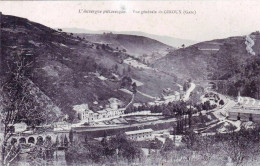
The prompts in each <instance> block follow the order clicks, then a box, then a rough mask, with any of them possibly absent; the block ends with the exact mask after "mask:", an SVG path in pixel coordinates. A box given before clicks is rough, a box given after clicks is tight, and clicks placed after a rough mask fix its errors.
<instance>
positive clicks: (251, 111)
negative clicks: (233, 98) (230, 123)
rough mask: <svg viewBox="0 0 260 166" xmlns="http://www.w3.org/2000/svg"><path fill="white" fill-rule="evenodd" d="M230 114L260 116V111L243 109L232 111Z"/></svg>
mask: <svg viewBox="0 0 260 166" xmlns="http://www.w3.org/2000/svg"><path fill="white" fill-rule="evenodd" d="M228 112H233V113H242V114H260V110H252V109H243V108H240V109H238V108H236V109H232V110H229V111H228Z"/></svg>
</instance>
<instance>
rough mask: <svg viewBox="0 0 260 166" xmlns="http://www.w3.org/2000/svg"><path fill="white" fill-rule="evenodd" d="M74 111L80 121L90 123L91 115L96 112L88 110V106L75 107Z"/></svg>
mask: <svg viewBox="0 0 260 166" xmlns="http://www.w3.org/2000/svg"><path fill="white" fill-rule="evenodd" d="M73 110H75V111H76V112H77V115H78V118H79V120H87V121H89V117H90V115H92V114H93V113H94V112H93V111H92V110H90V109H89V108H88V104H80V105H74V106H73Z"/></svg>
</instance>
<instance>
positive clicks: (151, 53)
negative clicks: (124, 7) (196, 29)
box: [77, 33, 174, 63]
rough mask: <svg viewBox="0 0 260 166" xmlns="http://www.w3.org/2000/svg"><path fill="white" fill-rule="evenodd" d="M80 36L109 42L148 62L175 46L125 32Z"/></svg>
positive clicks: (116, 47)
mask: <svg viewBox="0 0 260 166" xmlns="http://www.w3.org/2000/svg"><path fill="white" fill-rule="evenodd" d="M77 35H78V36H80V37H84V38H85V39H86V40H88V41H91V42H94V43H100V44H105V45H106V44H108V45H109V46H110V47H112V48H113V49H116V50H119V51H126V52H127V53H128V54H129V55H132V56H134V57H136V58H139V59H141V60H145V61H146V62H149V63H151V62H154V61H155V60H157V59H159V58H162V57H163V56H165V55H166V54H168V53H169V51H171V50H173V49H174V48H173V47H171V46H168V45H166V44H163V43H161V42H158V41H156V40H154V39H150V38H147V37H143V36H136V35H125V34H113V33H104V34H82V33H80V34H77Z"/></svg>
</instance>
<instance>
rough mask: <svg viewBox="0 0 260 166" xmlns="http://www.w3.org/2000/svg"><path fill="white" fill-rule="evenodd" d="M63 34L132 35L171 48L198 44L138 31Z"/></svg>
mask: <svg viewBox="0 0 260 166" xmlns="http://www.w3.org/2000/svg"><path fill="white" fill-rule="evenodd" d="M63 30H64V31H65V32H72V33H84V34H103V33H104V32H105V33H110V32H112V33H113V34H124V35H134V36H143V37H147V38H151V39H154V40H157V41H159V42H161V43H164V44H167V45H169V46H172V47H174V48H178V47H181V45H182V44H185V45H186V46H190V45H193V44H195V43H198V42H197V41H193V40H188V39H181V38H175V37H170V36H161V35H154V34H150V33H145V32H140V31H107V30H102V31H91V30H86V29H82V28H63Z"/></svg>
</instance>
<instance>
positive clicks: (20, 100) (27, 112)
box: [0, 52, 46, 165]
mask: <svg viewBox="0 0 260 166" xmlns="http://www.w3.org/2000/svg"><path fill="white" fill-rule="evenodd" d="M5 63H6V64H7V66H9V67H8V68H6V69H5V73H4V74H3V75H2V76H1V80H0V81H1V82H0V94H1V96H0V105H1V108H0V111H1V112H0V118H1V119H0V121H1V123H3V124H1V126H2V127H3V138H2V139H1V147H2V148H1V149H2V152H1V153H2V155H1V158H2V165H10V164H11V162H12V161H13V160H14V158H12V157H10V155H11V154H12V152H11V151H10V150H12V149H14V146H16V145H15V144H14V145H11V146H13V147H11V148H9V149H8V148H7V147H8V140H9V139H10V138H11V136H12V135H13V132H14V131H13V130H9V129H10V127H13V125H14V124H15V123H16V122H19V121H26V122H27V123H39V122H41V121H42V120H43V119H45V118H44V116H45V115H46V114H45V113H44V112H38V110H39V105H38V104H37V102H36V100H35V97H34V96H33V95H32V94H31V91H30V85H31V81H30V80H29V79H28V77H30V76H29V74H30V73H31V71H32V68H33V66H34V65H33V59H32V58H30V57H28V56H26V52H22V53H18V54H16V55H14V56H13V57H12V59H11V60H9V61H6V62H5ZM15 152H17V153H18V152H19V151H15ZM12 156H13V157H17V156H18V154H17V155H12Z"/></svg>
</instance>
